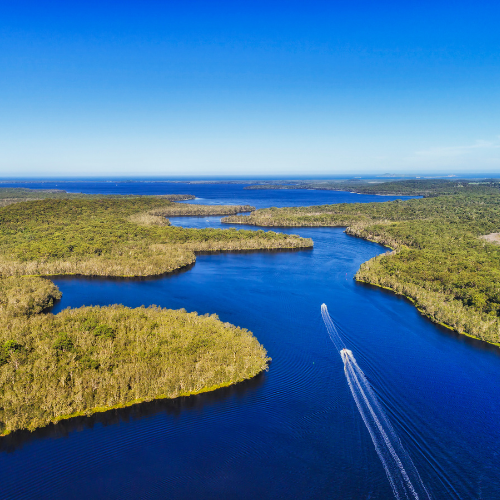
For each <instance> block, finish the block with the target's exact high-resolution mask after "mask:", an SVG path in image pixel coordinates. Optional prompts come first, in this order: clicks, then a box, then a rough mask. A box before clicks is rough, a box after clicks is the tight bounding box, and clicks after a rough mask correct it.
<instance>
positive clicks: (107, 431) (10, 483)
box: [0, 185, 500, 500]
mask: <svg viewBox="0 0 500 500" xmlns="http://www.w3.org/2000/svg"><path fill="white" fill-rule="evenodd" d="M217 186H218V187H217V189H218V190H223V189H224V188H223V185H217ZM129 187H130V186H129ZM96 189H99V186H97V187H96ZM204 189H205V188H204ZM226 189H227V190H228V191H229V192H226V195H225V196H226V197H225V198H224V197H223V196H220V197H219V198H217V197H216V196H215V195H213V197H211V196H210V195H209V190H208V188H207V193H205V196H203V198H205V200H208V202H213V203H217V202H224V203H229V202H232V203H238V204H240V203H250V204H252V205H257V206H280V205H281V206H283V205H293V204H320V203H327V202H329V203H335V202H339V200H340V199H341V200H343V201H345V202H349V201H351V202H352V201H358V200H359V196H357V195H352V194H348V193H342V194H339V193H332V192H316V191H307V192H305V193H304V192H300V191H299V192H297V191H241V186H238V187H237V188H234V186H233V187H229V186H227V187H226ZM166 192H168V191H166ZM170 192H172V191H170ZM179 192H181V191H179ZM182 192H186V193H190V192H191V193H193V194H196V195H199V193H196V192H194V190H193V189H191V190H189V189H185V188H184V187H183V189H182ZM247 193H249V194H247ZM143 194H145V193H143ZM158 194H159V193H158ZM240 194H241V195H242V197H241V198H238V196H239V195H240ZM263 195H265V197H267V203H265V200H264V197H263V198H262V200H261V199H260V196H263ZM245 196H248V197H247V198H245ZM287 196H288V197H289V198H288V199H287V198H286V197H287ZM301 196H302V197H303V198H300V197H301ZM327 196H328V197H329V200H331V201H325V200H326V197H327ZM252 197H255V198H252ZM339 197H340V198H339ZM299 198H300V199H299ZM362 198H363V197H362ZM369 198H373V197H366V198H364V199H367V200H368V201H372V200H369ZM375 198H378V199H379V200H380V199H381V198H380V197H375ZM305 199H308V200H311V201H307V202H304V201H303V200H305ZM382 199H385V198H382ZM229 200H231V201H229ZM258 200H261V201H262V205H259V203H260V202H261V201H259V202H258ZM171 222H172V223H173V224H175V225H183V226H189V227H206V226H212V227H221V224H220V222H219V218H217V217H209V218H191V217H182V218H172V219H171ZM224 227H227V226H224ZM240 227H241V226H240ZM284 231H285V232H290V233H294V234H300V235H301V236H304V237H311V238H313V240H314V243H315V246H314V249H312V250H301V251H284V252H250V253H217V254H210V255H199V256H198V257H197V261H196V264H195V265H194V266H192V267H191V268H189V269H186V270H184V271H183V272H179V273H176V274H172V275H170V276H165V277H161V278H155V279H145V280H130V279H114V280H113V279H91V278H74V277H73V278H58V279H56V280H54V281H55V282H56V284H57V285H58V286H59V287H60V289H61V290H62V292H63V299H62V300H61V301H60V302H59V303H58V304H57V305H56V307H55V308H54V311H53V312H55V313H56V312H58V311H60V310H61V309H63V308H65V307H78V306H81V305H90V304H94V305H96V304H101V305H107V304H112V303H123V304H125V305H127V306H131V307H136V306H141V305H145V306H148V305H150V304H158V305H161V306H164V307H169V308H176V309H177V308H185V309H187V310H188V311H198V312H199V313H201V314H204V313H217V314H218V315H219V317H220V318H221V319H222V320H223V321H229V322H231V323H234V324H236V325H239V326H242V327H245V328H248V329H249V330H251V331H252V332H254V334H255V335H256V337H257V338H258V340H259V341H260V342H261V343H262V344H263V345H264V347H265V348H266V349H267V350H268V353H269V355H270V356H271V357H272V363H271V365H270V367H269V371H268V372H267V373H264V374H262V375H261V376H258V377H256V378H255V379H254V380H251V381H248V382H245V383H243V384H239V385H237V386H235V387H232V388H228V389H224V390H221V391H216V392H214V393H210V394H205V395H200V396H196V397H191V398H182V399H178V400H175V401H157V402H152V403H147V404H143V405H137V406H135V407H131V408H128V409H124V410H119V411H112V412H107V413H105V414H100V415H96V416H94V417H91V418H78V419H73V420H70V421H66V422H61V423H59V424H57V425H55V426H49V427H47V428H45V429H41V430H39V431H36V432H34V433H31V434H30V433H26V432H20V433H15V434H13V435H12V436H7V437H6V438H3V439H2V440H1V441H0V451H1V452H0V495H1V496H2V497H4V498H51V499H57V498H175V499H178V498H179V499H194V498H196V499H198V498H201V499H215V498H217V499H220V498H231V499H232V498H235V499H255V498H266V499H267V498H269V499H274V498H287V499H288V498H311V499H313V498H314V499H317V498H325V499H326V498H334V499H390V498H393V495H392V491H391V488H390V486H389V482H388V480H387V478H386V475H385V472H384V469H383V467H382V464H381V462H380V460H379V458H378V456H377V454H376V452H375V449H374V446H373V444H372V441H371V438H370V435H369V434H368V431H367V430H366V428H365V426H364V424H363V421H362V419H361V417H360V415H359V413H358V410H357V408H356V405H355V403H354V401H353V399H352V396H351V393H350V391H349V388H348V386H347V383H346V378H345V375H344V371H343V363H342V361H341V359H340V356H339V354H338V353H337V352H336V351H335V349H334V347H333V345H332V344H331V342H330V339H329V337H328V335H327V332H326V329H325V327H324V325H323V322H322V319H321V314H320V306H321V304H322V303H323V302H325V303H326V304H327V305H328V308H329V311H330V314H331V315H332V317H333V319H334V320H335V321H336V322H337V323H338V324H339V325H340V327H341V328H342V331H343V335H344V337H343V340H344V343H345V344H346V346H347V347H348V348H349V349H351V350H352V351H353V353H354V356H355V357H356V359H357V361H358V363H359V365H360V367H361V368H362V369H363V371H364V372H365V374H366V376H367V378H368V380H369V381H370V383H371V384H372V386H373V388H374V390H375V392H376V393H377V395H378V397H379V399H380V401H381V402H382V404H383V406H384V407H385V409H386V411H387V414H388V416H389V418H390V419H391V421H392V423H393V425H394V427H395V429H396V431H397V432H398V434H399V437H400V439H401V441H402V443H403V446H404V447H405V448H406V450H407V451H408V453H409V454H410V455H411V458H412V459H413V462H414V463H415V465H416V467H417V469H418V471H419V472H420V476H421V478H422V480H423V482H424V483H425V485H426V486H427V488H428V489H429V491H430V492H431V494H432V497H433V498H435V499H443V500H444V499H450V498H461V499H475V498H483V499H497V498H499V497H500V478H499V474H498V460H499V457H498V453H499V449H500V448H499V444H500V426H499V424H498V422H499V421H500V355H499V354H500V351H499V350H498V349H496V348H494V347H492V346H489V345H487V344H484V343H482V342H479V341H475V340H472V339H468V338H466V337H461V336H458V335H455V334H453V333H452V332H450V331H448V330H445V329H442V328H440V327H438V326H436V325H434V324H432V323H430V322H429V321H428V320H426V319H425V318H423V317H422V316H421V315H420V314H419V313H418V311H416V309H415V308H414V307H413V306H412V305H411V304H410V303H408V302H407V301H406V300H404V299H402V298H399V297H397V296H395V295H393V294H392V293H390V292H387V291H384V290H381V289H377V288H373V287H370V286H366V285H360V284H356V283H355V282H354V281H353V279H352V277H353V275H354V274H355V272H356V270H357V269H358V267H359V265H360V264H361V263H362V262H364V261H366V260H368V259H369V258H371V257H373V256H375V255H377V254H379V253H381V252H384V251H385V249H384V248H383V247H381V246H379V245H376V244H373V243H370V242H366V241H363V240H360V239H357V238H353V237H350V236H347V235H346V234H345V233H344V232H343V230H342V229H340V228H293V230H284Z"/></svg>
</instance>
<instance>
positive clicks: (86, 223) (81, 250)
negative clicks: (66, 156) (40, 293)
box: [0, 197, 312, 277]
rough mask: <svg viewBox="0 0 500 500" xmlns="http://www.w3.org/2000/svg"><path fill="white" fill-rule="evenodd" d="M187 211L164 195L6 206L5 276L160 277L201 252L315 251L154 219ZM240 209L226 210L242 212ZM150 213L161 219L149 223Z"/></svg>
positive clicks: (261, 235) (1, 271)
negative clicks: (251, 250) (198, 251)
mask: <svg viewBox="0 0 500 500" xmlns="http://www.w3.org/2000/svg"><path fill="white" fill-rule="evenodd" d="M179 207H189V205H181V204H175V203H172V202H170V201H169V200H168V199H165V198H163V197H99V198H91V199H87V198H81V199H80V198H78V199H46V200H39V201H31V202H22V203H16V204H12V205H9V206H7V207H4V208H1V209H0V276H4V277H5V276H22V275H51V274H85V275H100V276H147V275H158V274H163V273H166V272H170V271H172V270H174V269H178V268H180V267H182V266H185V265H188V264H191V263H192V262H194V260H195V255H194V252H195V251H197V250H200V251H201V250H203V251H218V250H249V249H258V248H263V249H273V248H276V249H277V248H301V247H310V246H312V241H311V240H307V239H303V238H300V237H298V236H294V235H292V236H289V235H285V234H282V233H275V232H271V231H270V232H264V231H257V232H254V231H248V230H246V231H237V230H235V229H225V230H220V229H186V228H182V227H171V226H169V225H168V221H167V220H166V219H165V218H164V217H163V216H158V215H153V214H152V212H153V213H159V212H161V213H164V212H165V211H169V210H173V211H174V212H176V213H179V212H182V211H189V210H191V209H190V208H179ZM200 207H202V208H200ZM239 208H240V207H238V208H232V209H231V208H230V207H223V210H226V212H227V211H229V212H231V210H232V211H233V213H234V211H235V210H237V209H239ZM244 208H250V207H244ZM205 209H206V210H208V211H209V212H210V213H213V212H212V211H213V210H217V209H216V208H213V207H209V208H206V207H205V206H202V205H197V206H196V208H195V209H194V210H195V211H200V210H205ZM145 213H146V214H149V216H150V217H152V218H153V219H154V220H153V221H144V220H143V219H141V217H143V216H144V214H145ZM141 214H142V215H141ZM155 218H156V219H155ZM163 220H164V221H165V223H164V224H163V225H162V223H161V221H163Z"/></svg>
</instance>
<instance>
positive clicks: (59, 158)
mask: <svg viewBox="0 0 500 500" xmlns="http://www.w3.org/2000/svg"><path fill="white" fill-rule="evenodd" d="M499 26H500V2H495V1H489V2H483V1H480V0H479V1H475V2H473V1H467V2H464V1H461V0H455V1H439V0H434V1H432V2H429V1H426V0H420V1H418V2H405V1H401V0H399V1H397V2H395V1H391V2H389V1H383V0H377V1H356V0H351V1H342V2H338V1H333V0H332V1H327V2H319V1H314V0H309V1H301V2H298V1H294V0H288V1H286V2H285V1H283V2H275V1H273V0H267V1H260V0H252V1H246V0H245V1H238V0H232V1H218V2H210V1H206V0H205V1H190V0H184V1H180V0H176V1H165V0H164V1H148V0H143V1H141V2H139V1H136V2H129V1H126V0H123V1H120V2H109V1H106V0H99V1H94V0H86V1H85V2H81V1H79V0H75V1H68V0H65V1H61V2H51V1H50V0H49V1H45V2H41V1H37V2H35V1H33V2H26V1H23V0H3V1H2V2H1V4H0V176H1V177H5V176H44V175H47V176H57V175H64V176H70V175H77V176H82V175H89V176H90V175H94V176H95V175H103V176H104V175H121V176H127V175H131V176H132V175H134V176H137V175H139V176H140V175H157V176H161V175H164V176H173V175H183V176H185V175H203V176H207V175H240V176H241V175H253V176H255V175H268V176H269V175H271V176H272V175H274V174H275V175H279V176H283V175H285V176H286V175H290V176H293V175H309V174H311V175H336V174H344V173H347V174H355V173H385V172H397V173H431V172H439V173H461V172H462V173H465V172H482V173H483V172H484V173H487V172H491V173H499V174H500V28H499Z"/></svg>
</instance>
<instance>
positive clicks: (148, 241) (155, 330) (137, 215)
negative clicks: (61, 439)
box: [0, 190, 312, 434]
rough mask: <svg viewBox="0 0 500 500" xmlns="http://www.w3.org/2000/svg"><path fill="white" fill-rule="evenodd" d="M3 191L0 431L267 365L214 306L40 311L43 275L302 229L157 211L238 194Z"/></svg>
mask: <svg viewBox="0 0 500 500" xmlns="http://www.w3.org/2000/svg"><path fill="white" fill-rule="evenodd" d="M1 192H2V190H0V193H1ZM3 194H4V195H5V197H4V200H8V201H9V203H6V204H5V206H3V207H2V208H0V401H1V404H0V433H3V434H6V433H9V432H11V431H14V430H17V429H35V428H37V427H40V426H44V425H46V424H48V423H50V422H57V421H58V420H60V419H63V418H69V417H71V416H75V415H89V414H92V413H94V412H96V411H104V410H106V409H109V408H113V407H121V406H126V405H130V404H135V403H138V402H141V401H149V400H151V399H155V398H163V397H165V398H174V397H178V396H182V395H188V394H194V393H198V392H204V391H208V390H213V389H215V388H218V387H223V386H227V385H230V384H233V383H236V382H238V381H241V380H245V379H248V378H251V377H253V376H255V375H256V374H257V373H259V372H261V371H262V370H264V369H266V367H267V363H268V361H269V358H268V357H267V354H266V351H265V350H264V348H263V347H262V346H261V345H260V344H259V343H258V342H257V340H256V339H255V338H254V337H253V335H252V334H251V333H250V332H248V331H247V330H245V329H241V328H237V327H235V326H233V325H230V324H229V323H222V322H221V321H220V320H219V319H218V318H217V317H216V316H215V315H212V316H208V315H206V316H198V315H197V314H196V313H187V312H186V311H184V310H180V311H171V310H167V309H161V308H158V307H154V306H153V307H150V308H147V309H146V308H138V309H129V308H126V307H123V306H120V305H116V306H111V307H101V308H99V307H83V308H80V309H74V310H71V309H66V310H64V311H62V312H60V313H59V314H57V315H53V314H50V313H49V314H46V313H44V311H45V310H47V309H48V308H50V307H51V306H52V305H53V304H54V301H56V300H57V299H59V298H60V297H61V293H60V291H59V290H58V288H57V287H56V286H55V285H54V284H53V283H52V282H51V281H50V280H49V279H47V278H44V277H42V276H43V275H45V276H47V275H51V274H68V273H80V274H86V275H95V274H98V275H104V276H110V275H113V276H124V275H131V276H140V275H154V274H160V273H164V272H168V271H172V270H174V269H177V268H179V267H181V266H184V265H186V264H189V263H191V262H194V260H195V254H194V252H195V251H199V250H203V251H218V250H233V249H234V250H242V249H267V248H271V249H276V248H296V247H304V246H305V247H307V246H311V245H312V242H311V241H310V240H304V239H302V238H299V237H297V236H288V235H284V234H281V233H275V232H272V231H269V232H265V231H257V232H254V231H237V230H234V229H230V230H216V229H203V230H197V229H184V228H182V227H171V226H170V225H169V221H168V219H166V216H168V215H192V214H197V215H214V214H234V213H238V212H240V211H249V210H253V207H247V206H202V205H184V204H179V203H173V202H172V201H171V199H169V198H170V197H168V196H162V197H158V196H155V197H131V196H121V197H120V196H107V197H102V196H88V195H81V196H79V195H76V196H67V195H66V194H64V193H60V192H55V193H54V192H46V193H44V194H43V196H42V198H44V199H39V200H38V199H31V201H25V199H26V193H25V192H24V191H16V192H14V193H13V192H11V190H10V191H9V190H7V192H6V190H3ZM28 194H29V195H30V196H33V198H36V196H38V195H39V193H33V192H30V193H28ZM181 197H182V199H185V196H184V195H181ZM173 198H174V199H179V195H175V196H174V197H173ZM13 200H14V201H13ZM36 275H40V276H36Z"/></svg>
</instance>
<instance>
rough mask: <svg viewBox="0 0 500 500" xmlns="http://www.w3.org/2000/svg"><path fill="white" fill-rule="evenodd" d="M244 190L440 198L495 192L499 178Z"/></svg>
mask: <svg viewBox="0 0 500 500" xmlns="http://www.w3.org/2000/svg"><path fill="white" fill-rule="evenodd" d="M244 189H315V190H325V191H351V192H355V193H359V194H373V195H385V196H424V197H428V196H440V195H443V194H463V193H464V192H467V193H475V194H483V193H487V192H489V191H490V189H494V190H496V191H499V190H500V181H499V180H498V179H482V180H477V181H476V180H474V181H473V180H466V179H458V180H449V179H414V180H413V179H410V180H398V181H388V182H381V181H369V182H368V181H367V180H364V179H359V180H353V179H349V180H345V181H293V182H292V181H282V182H280V183H264V182H263V183H261V184H254V185H251V186H246V187H245V188H244Z"/></svg>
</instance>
